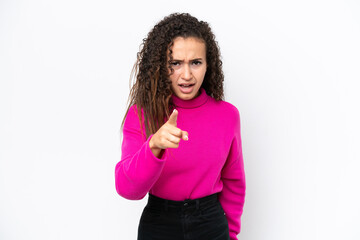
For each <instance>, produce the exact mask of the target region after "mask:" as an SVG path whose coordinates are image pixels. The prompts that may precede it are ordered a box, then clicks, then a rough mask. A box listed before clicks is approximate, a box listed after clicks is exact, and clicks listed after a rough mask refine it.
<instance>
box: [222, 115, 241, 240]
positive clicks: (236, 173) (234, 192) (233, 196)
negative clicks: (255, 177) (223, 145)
mask: <svg viewBox="0 0 360 240" xmlns="http://www.w3.org/2000/svg"><path fill="white" fill-rule="evenodd" d="M235 112H236V114H235V119H234V120H235V128H234V131H235V132H234V137H233V140H232V143H231V147H230V151H229V155H228V158H227V160H226V163H225V165H224V167H223V169H222V172H221V180H222V182H223V190H222V191H221V193H220V194H219V201H220V203H221V205H222V207H223V209H224V212H225V214H226V217H227V220H228V223H229V232H230V239H231V240H236V239H237V235H238V234H239V233H240V229H241V220H240V218H241V215H242V212H243V207H244V203H245V190H246V184H245V171H244V162H243V153H242V144H241V134H240V114H239V111H238V110H237V109H236V111H235Z"/></svg>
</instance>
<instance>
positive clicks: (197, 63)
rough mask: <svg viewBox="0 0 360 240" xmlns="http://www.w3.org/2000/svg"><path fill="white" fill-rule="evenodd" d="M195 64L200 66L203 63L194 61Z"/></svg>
mask: <svg viewBox="0 0 360 240" xmlns="http://www.w3.org/2000/svg"><path fill="white" fill-rule="evenodd" d="M193 64H194V65H200V64H201V62H200V61H193Z"/></svg>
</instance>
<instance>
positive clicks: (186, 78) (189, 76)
mask: <svg viewBox="0 0 360 240" xmlns="http://www.w3.org/2000/svg"><path fill="white" fill-rule="evenodd" d="M172 57H173V60H172V62H171V66H172V68H173V69H174V72H173V74H171V75H170V79H171V82H172V84H171V89H172V90H173V93H174V94H175V95H176V96H177V97H179V98H181V99H183V100H190V99H192V98H194V97H197V96H198V95H199V93H200V92H199V89H200V87H201V84H202V82H203V81H204V76H205V73H206V67H207V63H206V47H205V43H204V41H202V40H201V39H198V38H194V37H188V38H183V37H177V38H175V39H174V45H173V46H172ZM169 59H170V58H169V56H168V60H169ZM169 73H170V69H169ZM188 85H190V86H189V87H187V86H188Z"/></svg>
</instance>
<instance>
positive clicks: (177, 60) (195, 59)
mask: <svg viewBox="0 0 360 240" xmlns="http://www.w3.org/2000/svg"><path fill="white" fill-rule="evenodd" d="M199 60H202V58H194V59H190V61H199ZM173 61H174V62H184V60H179V59H173Z"/></svg>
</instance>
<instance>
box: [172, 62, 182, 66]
mask: <svg viewBox="0 0 360 240" xmlns="http://www.w3.org/2000/svg"><path fill="white" fill-rule="evenodd" d="M179 64H180V63H179V62H172V63H171V65H172V66H178V65H179Z"/></svg>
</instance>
